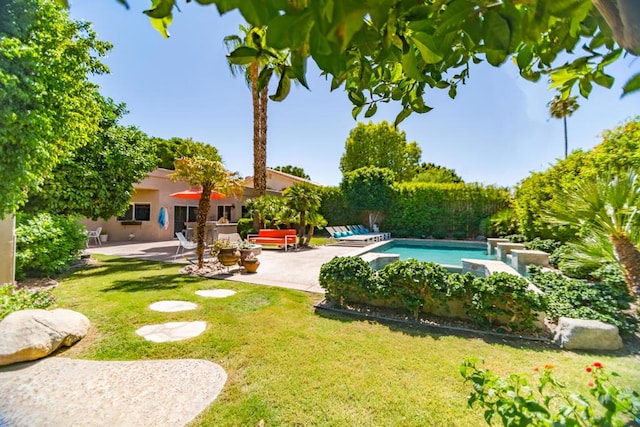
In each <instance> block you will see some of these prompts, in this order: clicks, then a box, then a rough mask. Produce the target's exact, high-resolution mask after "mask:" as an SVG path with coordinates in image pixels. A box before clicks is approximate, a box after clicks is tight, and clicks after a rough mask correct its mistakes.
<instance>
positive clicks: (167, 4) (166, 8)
mask: <svg viewBox="0 0 640 427" xmlns="http://www.w3.org/2000/svg"><path fill="white" fill-rule="evenodd" d="M174 2H175V0H153V2H152V5H153V8H151V9H148V10H145V11H144V12H143V13H144V14H145V15H147V16H148V17H150V18H155V19H162V18H166V17H167V16H170V15H171V10H172V9H173V4H174Z"/></svg>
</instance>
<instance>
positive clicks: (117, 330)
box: [54, 257, 640, 426]
mask: <svg viewBox="0 0 640 427" xmlns="http://www.w3.org/2000/svg"><path fill="white" fill-rule="evenodd" d="M99 260H100V264H99V265H98V266H95V267H91V268H88V269H85V270H80V271H76V272H75V273H73V274H71V275H70V276H68V277H67V278H65V279H63V280H62V283H61V285H60V286H59V287H58V288H56V290H55V291H54V293H55V295H56V297H57V298H58V306H60V307H64V308H70V309H73V310H77V311H79V312H81V313H83V314H85V315H86V316H87V317H89V319H90V320H91V322H92V328H91V331H90V334H89V335H88V336H87V337H85V338H84V339H83V340H82V341H81V342H80V343H79V344H77V345H76V346H75V347H73V348H72V349H70V350H69V351H67V352H65V353H64V354H63V355H64V356H66V357H77V358H82V359H90V360H142V359H171V358H199V359H206V360H210V361H212V362H215V363H218V364H220V365H221V366H222V367H223V368H224V369H225V370H226V371H227V374H228V381H227V384H226V385H225V387H224V389H223V391H222V393H221V394H220V396H219V397H218V399H217V400H216V401H215V402H214V403H213V404H212V405H211V406H210V407H209V409H208V410H206V411H205V412H203V413H202V414H201V415H200V416H199V417H198V418H197V419H196V421H195V422H194V423H193V424H194V425H202V426H210V425H215V426H228V425H229V426H236V425H237V426H254V425H255V424H256V423H257V422H258V421H259V420H260V419H264V420H265V421H266V425H267V426H293V425H299V426H311V425H313V426H317V425H319V426H399V425H402V426H427V425H428V426H440V425H442V426H445V425H446V426H472V425H473V426H477V425H483V424H484V421H483V418H482V411H481V410H478V409H475V410H471V409H468V408H467V405H466V399H467V395H468V393H469V391H470V388H469V387H470V386H469V384H464V383H463V381H462V378H461V376H460V374H459V366H460V363H461V362H462V360H463V359H464V358H465V357H467V356H480V357H483V358H484V359H485V360H486V361H487V367H489V368H491V369H492V370H495V371H497V372H499V373H501V374H506V373H511V372H528V371H532V369H533V368H534V367H536V366H543V365H545V364H553V365H555V366H556V369H557V374H558V376H559V377H560V378H561V379H562V380H564V381H566V382H567V383H569V384H570V385H573V386H574V387H576V388H578V389H579V390H580V391H581V392H584V393H585V394H586V393H587V388H586V382H587V381H588V378H587V374H586V373H585V371H584V369H585V366H587V365H589V364H591V363H593V362H594V361H600V362H602V363H603V364H605V366H606V367H608V368H611V369H613V370H615V371H617V372H619V373H620V374H621V375H622V376H623V378H622V382H621V383H622V384H623V385H626V386H630V385H633V384H638V383H640V360H638V358H634V357H633V356H620V357H612V356H603V355H593V354H578V353H572V352H567V351H560V350H557V349H555V348H551V347H545V346H540V345H534V344H531V343H527V342H515V343H504V342H502V343H501V342H495V341H494V342H489V341H486V340H483V339H481V338H464V337H458V336H450V335H445V334H437V333H432V332H424V331H417V330H411V329H403V328H398V327H393V326H389V325H384V324H378V323H372V322H369V321H362V320H354V319H351V318H341V317H335V316H326V315H320V314H318V313H316V312H315V311H314V307H313V306H314V304H315V303H316V302H317V301H319V300H320V299H321V296H319V295H310V294H306V293H302V292H297V291H290V290H284V289H278V288H273V287H267V286H260V285H249V284H239V283H235V282H225V281H216V280H205V279H199V278H193V277H188V276H184V275H180V274H178V267H177V266H175V265H171V264H164V263H154V262H148V261H142V260H131V259H122V258H111V257H99ZM214 288H225V289H234V290H236V291H237V294H236V295H234V296H232V297H230V298H224V299H207V298H202V297H199V296H197V295H196V294H195V291H196V290H199V289H214ZM160 300H186V301H192V302H195V303H197V304H198V305H199V307H198V309H197V310H193V311H186V312H180V313H158V312H154V311H151V310H149V309H148V308H147V307H148V305H149V304H151V303H153V302H156V301H160ZM183 320H184V321H191V320H206V321H207V323H208V327H207V330H206V331H205V333H203V334H202V335H200V336H199V337H197V338H194V339H191V340H187V341H181V342H174V343H162V344H158V343H151V342H147V341H145V340H144V339H142V338H141V337H139V336H137V335H136V334H135V333H134V331H135V330H136V329H137V328H139V327H141V326H144V325H148V324H154V323H163V322H169V321H183Z"/></svg>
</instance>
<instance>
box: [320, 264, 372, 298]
mask: <svg viewBox="0 0 640 427" xmlns="http://www.w3.org/2000/svg"><path fill="white" fill-rule="evenodd" d="M373 276H374V271H373V269H372V268H371V266H370V265H369V263H368V262H366V261H365V260H363V259H362V258H360V257H335V258H333V259H332V260H331V261H329V262H328V263H326V264H323V265H322V267H321V268H320V286H322V287H323V288H324V289H325V290H326V297H327V299H329V300H331V301H334V302H337V303H338V304H339V305H344V303H345V302H347V300H349V299H353V298H363V299H370V298H373V297H375V296H376V294H377V291H378V287H377V280H376V279H374V277H373Z"/></svg>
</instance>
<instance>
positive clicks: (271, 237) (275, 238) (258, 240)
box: [247, 228, 298, 252]
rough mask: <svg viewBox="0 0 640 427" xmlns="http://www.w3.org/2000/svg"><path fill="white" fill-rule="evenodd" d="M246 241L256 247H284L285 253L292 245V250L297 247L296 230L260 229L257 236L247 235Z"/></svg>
mask: <svg viewBox="0 0 640 427" xmlns="http://www.w3.org/2000/svg"><path fill="white" fill-rule="evenodd" d="M247 240H248V241H249V242H251V243H255V244H258V245H279V246H280V245H281V246H284V250H285V252H286V250H287V247H288V246H289V245H292V246H293V248H294V249H295V248H297V247H298V236H297V233H296V230H294V229H287V230H272V229H266V228H262V229H260V231H258V234H247Z"/></svg>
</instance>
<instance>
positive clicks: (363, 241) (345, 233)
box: [325, 226, 378, 246]
mask: <svg viewBox="0 0 640 427" xmlns="http://www.w3.org/2000/svg"><path fill="white" fill-rule="evenodd" d="M325 229H326V230H327V231H329V233H330V234H331V237H332V238H334V239H336V240H337V244H340V245H344V246H367V245H370V244H371V243H374V242H376V241H378V240H377V239H376V236H373V235H366V234H361V233H359V232H355V231H353V230H350V229H349V228H348V227H346V226H333V227H325Z"/></svg>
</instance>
